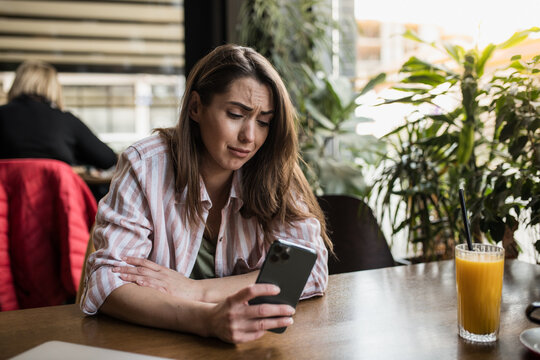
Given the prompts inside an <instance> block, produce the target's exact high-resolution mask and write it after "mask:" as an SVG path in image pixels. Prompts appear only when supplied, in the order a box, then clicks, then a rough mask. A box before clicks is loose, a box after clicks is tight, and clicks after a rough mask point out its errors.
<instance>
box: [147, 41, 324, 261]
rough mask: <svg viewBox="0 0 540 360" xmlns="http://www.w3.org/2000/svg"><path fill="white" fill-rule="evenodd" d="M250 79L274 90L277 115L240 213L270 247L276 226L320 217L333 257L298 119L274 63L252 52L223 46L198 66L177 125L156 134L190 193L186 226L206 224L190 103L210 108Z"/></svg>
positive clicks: (251, 165) (247, 167)
mask: <svg viewBox="0 0 540 360" xmlns="http://www.w3.org/2000/svg"><path fill="white" fill-rule="evenodd" d="M246 77H250V78H253V79H256V80H257V81H259V82H260V83H262V84H266V85H267V86H268V87H269V88H270V90H271V92H272V99H273V101H274V115H273V118H272V122H271V125H270V129H269V133H268V137H267V138H266V141H265V142H264V144H263V145H262V146H261V148H260V149H259V151H258V152H257V153H256V154H255V155H254V156H253V158H251V159H250V160H249V161H248V162H247V163H246V164H244V166H243V167H242V184H241V186H242V200H243V203H244V204H243V206H242V209H241V210H240V212H241V214H242V216H243V217H245V218H249V217H252V216H255V217H256V218H257V220H258V222H259V224H260V225H261V227H262V229H263V232H264V235H265V239H266V240H267V241H270V242H271V241H273V239H274V237H273V235H272V224H273V223H274V222H281V223H283V222H289V223H291V222H293V221H296V220H302V219H306V218H308V217H315V218H316V219H317V220H318V221H319V223H320V225H321V236H322V238H323V240H324V242H325V244H326V246H327V247H328V249H329V250H330V252H332V249H333V246H332V242H331V241H330V239H329V238H328V235H327V233H326V222H325V219H324V214H323V212H322V210H321V208H320V207H319V204H318V203H317V199H316V198H315V196H314V195H313V193H312V191H311V188H310V187H309V184H308V182H307V180H306V178H305V176H304V174H303V173H302V171H301V169H300V166H299V161H300V158H299V154H298V136H297V133H296V113H295V110H294V107H293V105H292V102H291V100H290V97H289V94H288V92H287V89H286V88H285V85H284V84H283V81H282V80H281V78H280V76H279V75H278V73H277V71H276V70H275V69H274V68H273V66H272V65H271V64H270V62H269V61H268V60H266V58H264V57H263V56H262V55H260V54H259V53H257V52H256V51H255V50H253V49H251V48H248V47H242V46H237V45H231V44H229V45H222V46H219V47H217V48H216V49H214V50H213V51H212V52H210V53H209V54H208V55H206V56H205V57H204V58H202V59H201V60H199V62H197V64H196V65H195V67H194V68H193V69H192V70H191V72H190V74H189V76H188V78H187V81H186V90H185V93H184V97H183V99H182V108H181V111H180V119H179V121H178V125H177V126H176V127H175V128H169V129H157V131H158V132H159V133H160V134H161V135H162V136H163V137H164V138H165V139H166V140H167V142H168V143H169V146H170V149H171V153H172V157H173V163H174V166H175V170H176V171H175V172H176V191H177V192H182V191H183V190H184V188H185V187H187V198H186V202H187V207H188V209H187V210H188V211H187V219H186V220H187V221H188V222H189V223H190V224H193V225H194V224H196V223H197V221H198V220H200V219H201V218H202V206H201V201H200V183H199V179H200V174H199V164H200V156H201V154H202V153H203V150H204V145H203V143H202V140H201V134H200V130H199V127H198V126H197V123H196V122H195V121H193V120H192V119H190V118H189V115H188V104H189V101H190V97H191V95H192V93H193V92H194V91H196V92H197V93H198V94H199V96H200V98H201V102H202V104H203V106H208V105H209V104H210V103H211V101H212V98H213V96H214V95H216V94H222V93H225V92H226V91H227V90H228V89H229V87H230V85H231V83H232V82H233V81H235V80H238V79H240V78H246ZM297 198H300V199H302V201H303V203H305V204H306V205H307V209H306V208H305V206H304V207H302V205H300V206H298V201H296V199H297Z"/></svg>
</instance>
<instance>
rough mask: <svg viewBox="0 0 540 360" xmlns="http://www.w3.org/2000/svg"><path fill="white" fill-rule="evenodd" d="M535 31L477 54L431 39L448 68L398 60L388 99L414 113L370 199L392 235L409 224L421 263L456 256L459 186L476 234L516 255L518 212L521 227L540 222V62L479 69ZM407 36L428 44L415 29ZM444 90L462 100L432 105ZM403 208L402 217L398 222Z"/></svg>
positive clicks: (393, 136) (393, 139) (398, 133)
mask: <svg viewBox="0 0 540 360" xmlns="http://www.w3.org/2000/svg"><path fill="white" fill-rule="evenodd" d="M539 30H540V29H538V28H532V29H528V30H525V31H522V32H518V33H516V34H514V35H513V36H512V37H511V38H510V39H509V40H508V41H505V42H503V43H501V44H499V45H493V44H490V45H488V46H487V47H486V48H485V49H482V50H479V49H471V50H468V51H466V50H465V49H463V48H462V47H460V46H458V45H451V44H444V45H442V46H440V45H438V44H433V43H429V44H428V45H429V46H433V47H435V48H438V49H440V50H441V51H443V52H445V53H446V54H447V55H448V56H449V58H450V59H452V60H453V61H454V67H452V68H449V67H446V66H444V65H438V64H433V63H429V62H427V61H423V60H421V59H418V58H416V57H412V58H410V59H409V60H408V61H407V62H406V63H405V64H404V65H403V66H402V68H401V70H400V73H401V75H402V76H403V78H402V80H401V81H400V82H399V84H398V85H397V86H395V87H394V88H395V89H397V90H401V91H403V92H405V96H402V97H400V98H398V99H392V100H386V101H385V104H389V103H395V102H399V103H407V104H412V105H413V106H414V107H415V114H414V115H415V117H410V118H409V119H408V121H407V122H406V123H405V124H404V125H402V126H400V127H398V128H397V129H395V130H394V131H392V132H391V133H389V134H387V135H386V136H385V138H386V139H387V140H388V143H389V145H390V146H391V147H392V149H393V151H392V152H390V153H389V154H388V156H386V158H385V159H384V161H383V163H382V164H383V170H382V175H381V177H380V178H379V180H378V181H377V185H376V187H377V191H375V192H374V193H373V195H374V196H377V197H378V201H379V204H380V206H381V209H382V210H381V215H380V216H388V217H389V218H390V220H391V223H392V224H393V231H394V233H396V232H399V231H401V230H406V231H407V232H408V241H409V243H410V244H412V245H413V249H415V250H417V251H418V253H419V254H420V255H421V256H422V258H423V259H425V260H430V259H441V258H451V257H452V256H453V248H454V245H455V243H456V242H458V241H460V240H459V239H460V234H463V222H462V221H461V218H460V213H459V208H460V206H459V200H458V189H459V188H460V187H462V188H464V189H465V193H466V200H467V204H468V208H469V210H470V211H469V215H470V221H471V231H472V235H473V238H474V240H475V241H483V240H484V239H487V240H488V241H491V242H502V244H503V246H504V247H505V248H506V250H507V255H509V256H516V255H517V250H518V247H517V244H516V242H515V240H514V237H513V233H514V231H515V230H516V229H517V227H518V226H519V220H520V215H521V214H522V212H523V210H526V212H529V214H530V220H524V224H523V225H529V226H535V225H537V224H538V223H539V222H540V219H539V217H540V215H539V214H540V199H539V196H540V195H539V190H540V187H539V186H538V183H539V180H540V173H539V167H538V159H539V153H540V148H539V146H540V145H539V144H540V143H539V132H538V127H539V126H540V115H539V114H540V111H539V105H538V96H539V93H540V90H539V86H538V75H537V74H538V62H539V58H538V57H535V58H534V59H532V60H531V61H528V62H525V61H523V60H522V59H520V58H519V57H514V58H512V59H511V60H510V61H509V65H508V66H506V67H505V68H504V69H501V72H499V73H495V75H493V76H491V75H485V74H484V70H485V65H486V63H487V61H488V60H489V59H490V58H491V57H492V56H493V54H494V52H496V51H498V50H500V49H505V48H509V47H511V46H513V45H515V44H517V43H519V42H520V41H522V40H523V39H525V38H526V37H527V36H528V34H530V33H532V32H537V31H539ZM405 36H406V37H407V38H409V39H412V40H415V41H419V42H423V43H425V42H424V41H423V40H421V39H420V38H418V37H417V36H416V35H415V34H413V33H410V32H407V33H406V34H405ZM426 44H427V43H426ZM449 95H451V96H454V97H457V98H458V99H459V103H458V104H457V105H456V106H455V107H452V108H450V109H445V108H443V107H441V106H439V105H437V101H438V99H440V97H443V96H449ZM426 105H428V106H430V108H431V110H432V111H431V112H430V113H427V114H420V112H419V110H418V109H419V107H420V106H423V107H425V106H426ZM419 114H420V115H419ZM394 202H397V204H398V205H397V206H395V205H394V204H395V203H394ZM401 212H402V213H404V214H405V215H404V217H403V218H402V219H401V220H398V218H399V215H398V214H400V213H401ZM536 246H537V248H538V247H539V242H536Z"/></svg>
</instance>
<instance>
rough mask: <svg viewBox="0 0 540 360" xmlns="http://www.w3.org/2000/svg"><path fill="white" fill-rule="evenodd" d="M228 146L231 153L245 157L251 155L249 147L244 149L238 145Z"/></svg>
mask: <svg viewBox="0 0 540 360" xmlns="http://www.w3.org/2000/svg"><path fill="white" fill-rule="evenodd" d="M227 148H228V149H229V152H230V153H231V154H233V155H234V156H236V157H239V158H245V157H247V156H249V154H250V153H251V150H247V149H242V148H237V147H232V146H228V147H227Z"/></svg>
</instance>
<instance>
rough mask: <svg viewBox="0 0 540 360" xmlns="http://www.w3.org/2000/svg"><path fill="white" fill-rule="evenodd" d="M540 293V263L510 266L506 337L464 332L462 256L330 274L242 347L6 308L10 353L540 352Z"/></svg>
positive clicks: (482, 355)
mask: <svg viewBox="0 0 540 360" xmlns="http://www.w3.org/2000/svg"><path fill="white" fill-rule="evenodd" d="M533 300H540V266H538V265H532V264H527V263H523V262H519V261H515V260H514V261H507V264H506V265H505V274H504V287H503V303H502V311H501V331H500V339H499V341H497V342H496V343H493V344H491V345H482V344H471V343H467V342H466V341H464V340H462V339H461V338H459V337H458V335H457V329H456V290H455V275H454V263H453V261H443V262H436V263H428V264H419V265H412V266H400V267H394V268H387V269H379V270H369V271H361V272H355V273H347V274H340V275H333V276H331V277H330V282H329V286H328V292H327V295H326V296H325V297H322V298H317V299H311V300H306V301H302V302H301V303H300V304H299V305H298V310H297V314H296V315H295V323H294V325H293V326H291V327H290V328H289V329H287V331H286V332H285V333H284V334H282V335H278V334H273V333H268V334H266V335H265V336H264V337H263V338H261V339H259V340H257V341H254V342H251V343H247V344H241V345H237V346H235V345H230V344H226V343H223V342H221V341H220V340H217V339H213V338H201V337H198V336H192V335H188V334H181V333H175V332H172V331H164V330H157V329H151V328H146V327H142V326H136V325H131V324H128V323H125V322H122V321H118V320H115V319H112V318H109V317H107V316H104V315H99V316H91V317H87V316H84V315H83V314H82V313H81V311H80V310H79V309H78V307H77V306H76V305H66V306H56V307H49V308H39V309H30V310H21V311H12V312H5V313H0V357H1V358H5V357H11V356H14V355H16V354H19V353H21V352H23V351H25V350H27V349H30V348H32V347H34V346H37V345H39V344H41V343H43V342H45V341H49V340H62V341H67V342H72V343H79V344H86V345H93V346H98V347H103V348H110V349H117V350H123V351H129V352H135V353H142V354H149V355H155V356H163V357H168V358H178V359H220V360H226V359H310V360H313V359H430V360H431V359H437V360H442V359H538V357H537V356H535V354H533V353H532V352H530V351H529V350H527V349H526V348H525V347H524V346H523V345H522V344H521V343H520V341H519V334H520V333H521V332H522V331H523V330H525V329H527V328H532V327H534V324H532V323H530V322H528V320H527V319H526V317H525V314H524V311H525V307H526V306H527V304H528V303H530V302H531V301H533Z"/></svg>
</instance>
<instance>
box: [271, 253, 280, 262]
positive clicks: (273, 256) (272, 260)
mask: <svg viewBox="0 0 540 360" xmlns="http://www.w3.org/2000/svg"><path fill="white" fill-rule="evenodd" d="M278 260H279V256H277V255H276V254H272V255H271V256H270V261H271V262H277V261H278Z"/></svg>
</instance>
